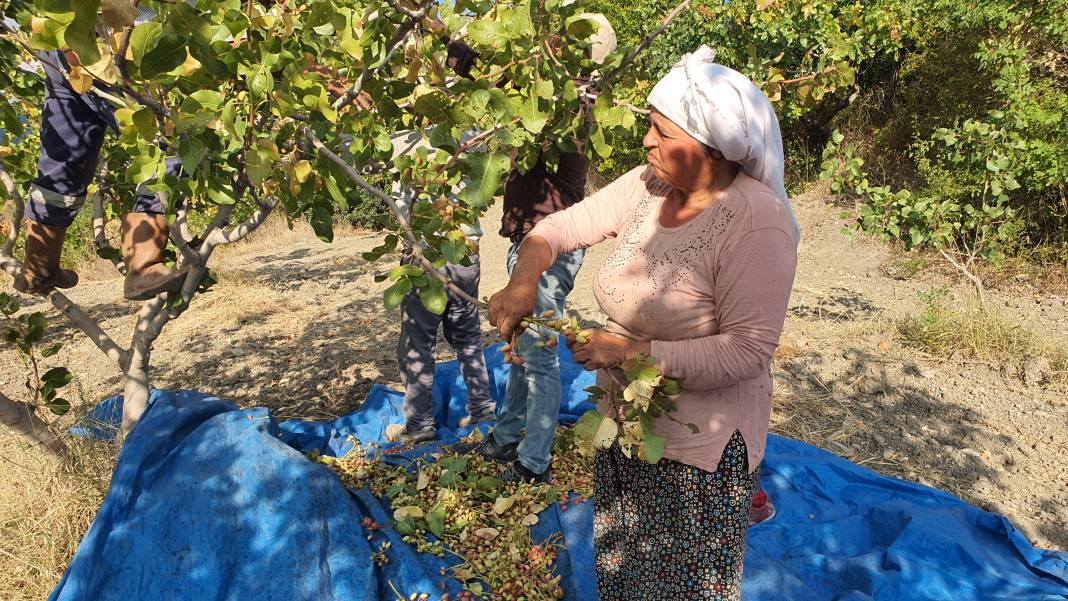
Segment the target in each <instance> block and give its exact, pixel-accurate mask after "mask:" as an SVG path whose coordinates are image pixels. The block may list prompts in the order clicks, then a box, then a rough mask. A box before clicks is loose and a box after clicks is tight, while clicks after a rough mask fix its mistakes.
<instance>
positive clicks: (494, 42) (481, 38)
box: [467, 19, 508, 48]
mask: <svg viewBox="0 0 1068 601" xmlns="http://www.w3.org/2000/svg"><path fill="white" fill-rule="evenodd" d="M467 36H468V39H470V40H471V41H472V42H474V43H475V44H476V45H479V46H490V47H492V48H503V47H504V44H505V43H506V42H507V41H508V40H507V38H506V37H505V35H504V25H503V24H502V23H500V22H498V21H491V20H487V19H480V20H477V21H472V22H470V23H468V25H467Z"/></svg>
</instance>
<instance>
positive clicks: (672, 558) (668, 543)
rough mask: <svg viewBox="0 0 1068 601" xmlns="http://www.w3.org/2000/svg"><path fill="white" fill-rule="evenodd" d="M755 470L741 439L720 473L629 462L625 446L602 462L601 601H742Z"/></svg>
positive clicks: (598, 461)
mask: <svg viewBox="0 0 1068 601" xmlns="http://www.w3.org/2000/svg"><path fill="white" fill-rule="evenodd" d="M759 474H760V470H759V469H756V470H753V471H752V473H750V471H749V460H748V456H747V454H746V448H745V440H744V439H743V438H742V435H741V433H739V432H735V433H734V435H733V436H731V439H730V441H729V442H728V443H727V447H726V449H724V451H723V457H722V458H721V459H720V462H719V466H718V468H717V469H716V471H715V472H707V471H705V470H702V469H700V468H697V467H694V466H692V465H686V464H683V463H679V462H677V461H671V460H669V459H661V460H660V462H659V463H657V464H655V465H654V464H650V463H646V462H645V461H642V460H641V459H638V458H634V459H628V458H627V457H626V456H625V455H623V453H622V451H620V449H619V446H618V445H613V446H612V447H611V448H609V449H604V450H599V451H597V455H596V458H595V460H594V476H595V477H594V499H593V503H594V505H593V536H594V547H595V550H596V555H597V589H598V591H599V592H600V594H601V601H621V600H627V601H659V600H664V601H681V600H689V599H699V600H703V601H705V600H707V601H721V600H722V601H733V600H737V599H738V598H739V594H740V589H741V581H742V557H743V555H744V554H745V537H746V530H747V529H748V527H749V506H750V504H751V502H752V498H753V494H754V493H755V492H756V490H757V487H758V484H759Z"/></svg>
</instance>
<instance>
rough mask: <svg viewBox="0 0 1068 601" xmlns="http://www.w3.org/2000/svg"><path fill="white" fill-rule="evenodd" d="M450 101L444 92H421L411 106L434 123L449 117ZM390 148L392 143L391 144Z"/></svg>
mask: <svg viewBox="0 0 1068 601" xmlns="http://www.w3.org/2000/svg"><path fill="white" fill-rule="evenodd" d="M451 105H452V102H451V101H450V100H449V97H448V96H446V95H445V94H443V93H441V92H438V91H434V92H430V93H428V94H423V95H422V96H420V97H419V98H417V99H416V101H415V105H414V106H413V107H412V108H413V109H414V110H415V112H416V113H418V114H420V115H422V116H424V117H426V118H427V119H430V120H431V121H433V122H434V123H440V122H442V121H447V120H448V119H449V114H450V110H451ZM391 148H392V145H391Z"/></svg>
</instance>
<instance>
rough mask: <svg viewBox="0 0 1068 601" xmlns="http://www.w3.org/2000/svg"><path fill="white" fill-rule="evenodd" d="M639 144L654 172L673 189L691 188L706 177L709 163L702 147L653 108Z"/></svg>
mask: <svg viewBox="0 0 1068 601" xmlns="http://www.w3.org/2000/svg"><path fill="white" fill-rule="evenodd" d="M642 146H644V147H646V148H648V149H649V154H648V161H649V165H650V166H652V168H653V172H654V174H655V175H656V176H657V178H659V179H660V180H661V181H663V182H666V183H668V184H670V185H671V186H672V187H673V188H676V189H681V190H689V189H693V188H694V184H696V183H697V182H698V181H700V178H701V177H707V175H706V173H707V170H708V169H709V167H710V163H709V157H708V154H707V153H706V152H705V148H704V146H702V145H701V143H700V142H698V141H697V140H695V139H694V138H693V136H691V135H690V134H688V133H686V131H684V130H683V129H682V128H681V127H679V126H678V125H675V123H674V122H672V121H671V119H668V118H667V117H665V116H664V115H662V114H660V112H659V111H657V110H656V109H653V111H652V112H651V113H650V114H649V131H647V132H646V133H645V138H643V139H642Z"/></svg>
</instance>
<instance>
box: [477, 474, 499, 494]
mask: <svg viewBox="0 0 1068 601" xmlns="http://www.w3.org/2000/svg"><path fill="white" fill-rule="evenodd" d="M502 484H503V482H501V481H500V480H498V479H497V478H494V477H493V476H482V477H481V478H479V479H478V483H477V484H475V486H476V487H477V488H478V489H479V490H485V491H492V490H497V489H498V488H500V487H501V485H502Z"/></svg>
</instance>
